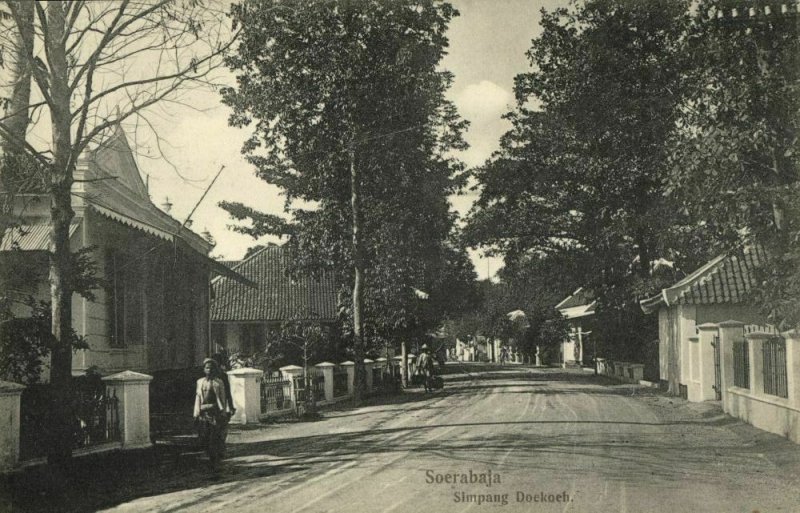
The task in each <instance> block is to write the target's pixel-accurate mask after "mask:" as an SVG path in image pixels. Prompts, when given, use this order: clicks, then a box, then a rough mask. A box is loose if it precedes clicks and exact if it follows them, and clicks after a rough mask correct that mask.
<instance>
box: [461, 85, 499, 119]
mask: <svg viewBox="0 0 800 513" xmlns="http://www.w3.org/2000/svg"><path fill="white" fill-rule="evenodd" d="M512 101H513V96H512V95H511V93H510V92H508V91H506V90H505V89H503V88H502V87H500V86H499V85H497V84H495V83H494V82H492V81H491V80H481V81H480V82H478V83H477V84H470V85H468V86H467V87H465V88H464V90H463V91H461V93H459V94H457V95H456V97H455V103H456V106H457V107H458V110H459V112H460V113H461V115H462V116H464V117H465V118H467V119H469V120H470V121H472V122H473V123H480V122H482V121H484V120H493V119H497V118H499V117H500V116H502V115H503V114H505V113H506V112H507V111H508V110H510V107H511V105H510V104H511V103H512Z"/></svg>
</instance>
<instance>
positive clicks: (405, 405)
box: [0, 369, 785, 512]
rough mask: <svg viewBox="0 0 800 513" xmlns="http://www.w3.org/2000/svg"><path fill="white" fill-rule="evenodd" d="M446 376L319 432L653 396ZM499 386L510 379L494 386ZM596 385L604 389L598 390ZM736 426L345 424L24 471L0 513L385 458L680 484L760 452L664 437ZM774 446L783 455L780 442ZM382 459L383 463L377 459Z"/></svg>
mask: <svg viewBox="0 0 800 513" xmlns="http://www.w3.org/2000/svg"><path fill="white" fill-rule="evenodd" d="M453 370H456V369H453ZM445 380H446V387H445V389H444V390H443V391H440V392H437V393H436V394H433V395H428V394H423V393H421V392H412V393H406V394H401V395H398V396H390V397H376V398H370V399H369V400H368V402H367V404H366V406H365V407H364V408H362V409H360V410H353V409H352V408H349V407H348V406H347V405H344V404H342V405H339V406H336V407H335V408H334V409H332V410H328V412H327V413H326V415H328V419H325V418H323V420H321V421H320V423H321V424H322V425H323V426H324V423H325V422H326V420H331V419H335V418H338V417H357V416H365V415H370V414H375V413H384V414H386V413H389V414H394V413H395V412H396V413H397V414H402V415H407V414H409V413H414V412H416V411H418V410H432V409H447V402H448V400H449V398H451V397H456V396H460V395H462V394H472V393H475V392H476V391H481V390H482V389H487V388H494V389H497V391H496V393H498V394H503V393H521V394H546V395H551V394H552V395H559V394H597V395H610V396H614V395H631V394H632V393H636V394H652V395H655V394H656V392H655V391H649V390H647V389H643V388H641V387H635V386H633V385H620V384H618V383H617V382H614V381H610V380H608V379H607V378H603V377H595V376H593V375H588V374H586V373H583V374H581V373H575V372H569V371H562V370H560V369H548V370H547V371H545V372H539V371H538V370H537V371H536V372H531V371H530V370H527V369H513V370H509V371H506V370H503V369H501V370H499V371H498V370H495V369H491V371H490V372H488V373H487V375H483V374H481V375H480V377H478V376H469V375H466V376H464V375H463V373H459V372H453V373H450V374H447V375H446V376H445ZM499 380H508V381H509V382H508V383H499V382H497V381H499ZM485 381H489V382H490V383H485ZM598 384H600V385H607V386H605V387H597V386H596V385H598ZM590 385H595V386H590ZM393 418H394V417H393ZM356 421H357V419H353V422H356ZM736 423H738V421H736V420H734V419H732V418H730V417H726V416H724V415H721V414H720V413H719V412H716V411H713V410H712V411H708V412H704V413H702V414H691V415H687V416H685V418H679V419H677V420H668V421H662V422H637V421H626V420H624V419H621V420H618V421H617V420H547V419H531V420H519V421H476V422H440V423H436V424H430V425H428V424H426V425H413V424H412V425H408V426H403V427H386V428H381V427H380V424H379V425H378V427H377V428H375V427H374V426H373V427H372V428H371V429H362V430H356V429H357V428H358V424H355V423H354V424H352V426H353V430H352V431H345V432H337V433H325V434H315V435H308V436H291V433H289V435H290V436H291V437H289V438H282V439H277V440H269V441H256V442H239V443H229V444H228V455H227V460H226V461H225V462H224V466H223V469H222V470H221V471H220V472H218V473H214V472H211V471H210V469H208V468H207V466H208V465H207V460H206V459H205V457H204V456H203V455H202V454H199V453H192V454H185V455H183V456H182V457H181V463H180V465H176V464H175V462H174V461H171V460H169V459H167V458H163V457H161V456H160V455H159V454H157V453H155V452H153V451H140V452H138V453H117V454H116V455H111V456H105V457H87V458H81V459H77V460H75V461H73V463H72V464H71V466H70V468H68V469H64V470H61V471H58V470H54V469H51V468H38V469H31V470H30V471H26V472H21V473H18V474H16V475H12V476H11V477H10V478H8V479H6V480H5V481H0V511H5V509H4V507H5V506H8V507H7V508H6V509H8V510H11V511H15V512H17V511H32V512H33V511H36V512H40V511H41V512H44V511H48V512H49V511H87V510H96V509H101V508H107V507H112V506H115V505H119V504H122V503H125V502H129V501H132V500H134V499H137V498H143V497H148V496H152V495H160V494H166V493H170V492H179V491H190V493H189V494H181V498H182V500H185V501H187V502H181V503H179V504H176V505H175V508H174V509H178V508H180V509H191V507H192V505H193V504H194V505H200V504H202V503H203V502H205V501H208V500H210V499H212V498H214V497H215V496H217V495H219V494H236V493H237V492H239V491H244V489H245V488H246V487H248V486H251V485H252V484H253V482H254V481H258V480H261V481H263V480H265V479H275V481H276V482H277V481H280V483H279V484H280V489H290V488H292V487H294V486H298V487H299V486H301V485H303V484H304V483H305V482H306V481H307V480H308V479H309V476H315V475H321V474H322V473H324V472H326V471H329V470H334V469H336V468H338V467H342V466H345V465H352V464H355V463H357V462H360V464H370V465H378V466H379V468H376V469H374V471H375V472H378V471H380V470H381V468H383V467H380V465H384V463H383V462H386V461H388V462H389V463H385V466H387V467H388V465H390V464H391V462H392V461H395V460H394V459H393V458H392V457H391V455H393V454H397V455H402V454H413V455H414V456H420V455H427V456H433V457H436V458H441V459H443V460H444V461H447V460H452V461H454V462H470V464H484V463H485V464H491V463H492V462H494V461H496V460H498V459H499V456H500V455H504V454H505V455H507V456H510V457H508V458H507V460H506V458H503V460H504V465H506V466H508V467H510V468H514V466H515V465H518V466H520V468H525V466H526V465H530V461H531V460H530V455H532V454H533V455H535V458H536V461H537V470H538V471H552V472H564V471H565V469H568V470H569V472H570V473H572V474H574V475H579V474H581V473H597V472H599V471H601V469H603V470H602V471H604V472H606V471H608V472H609V474H610V475H612V476H619V477H618V478H619V479H624V478H627V477H630V476H631V473H633V472H635V473H637V477H638V478H639V479H641V480H644V481H648V480H651V481H653V482H664V481H665V480H667V481H669V480H674V481H675V482H680V481H681V480H685V479H686V478H687V477H691V476H692V473H693V472H695V469H702V468H704V465H703V463H705V464H706V466H705V468H706V469H707V463H708V461H713V460H714V459H715V458H717V459H719V460H720V461H726V462H728V463H731V462H734V463H737V462H739V461H740V460H741V461H742V462H747V461H748V460H749V461H752V460H754V459H756V460H757V459H758V458H759V456H758V455H760V454H763V453H764V451H765V448H764V446H763V445H762V444H758V443H752V444H750V445H747V444H742V441H741V439H740V438H738V437H729V438H727V439H716V438H714V437H711V436H707V433H706V436H703V437H697V436H696V435H694V436H695V438H696V439H694V440H693V441H692V443H686V440H685V439H683V438H681V437H680V436H667V434H668V433H674V432H682V430H685V431H686V432H687V433H692V432H696V429H693V427H694V428H698V427H699V428H711V427H718V426H725V425H728V424H736ZM287 428H289V427H288V426H286V425H285V424H283V425H267V426H262V427H261V428H260V429H263V430H266V433H269V430H270V429H282V430H284V431H283V433H285V432H286V431H285V430H286V429H287ZM632 428H633V429H632ZM636 428H639V429H636ZM289 429H290V428H289ZM448 430H450V431H455V432H457V433H459V436H457V437H455V436H452V437H448V436H442V433H447V432H449V431H448ZM777 446H779V449H781V450H784V451H785V447H784V446H783V445H780V444H778V445H777ZM777 446H776V447H777ZM510 450H511V451H510ZM776 450H778V449H776ZM509 451H510V452H509ZM382 455H389V456H390V457H389V458H380V457H379V456H382ZM515 455H525V458H519V461H517V460H516V459H515ZM370 456H378V457H377V458H372V457H370ZM581 458H584V460H581ZM585 458H591V462H592V464H591V465H588V464H585V463H586V460H585ZM762 460H763V458H762ZM759 461H761V460H759ZM459 464H461V463H459ZM698 477H699V475H698ZM612 478H617V477H612ZM277 486H278V485H277V484H276V487H277Z"/></svg>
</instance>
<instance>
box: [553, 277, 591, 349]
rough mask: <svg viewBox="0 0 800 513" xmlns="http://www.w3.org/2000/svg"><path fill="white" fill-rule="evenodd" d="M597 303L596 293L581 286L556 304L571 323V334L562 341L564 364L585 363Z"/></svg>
mask: <svg viewBox="0 0 800 513" xmlns="http://www.w3.org/2000/svg"><path fill="white" fill-rule="evenodd" d="M596 305H597V301H595V299H594V294H593V293H592V292H591V291H588V290H585V289H584V288H583V287H580V288H579V289H578V290H576V291H575V292H573V293H572V295H570V296H569V297H567V298H566V299H564V300H563V301H561V302H560V303H559V304H557V305H556V306H555V308H556V310H558V311H559V312H560V313H561V315H562V316H563V317H564V318H565V319H566V320H567V323H568V324H569V334H568V335H567V338H565V339H564V341H563V342H562V343H561V351H560V352H561V364H562V365H581V364H583V361H584V357H585V355H586V347H585V343H586V338H587V337H588V336H589V335H590V334H591V322H592V319H593V317H594V313H595V306H596Z"/></svg>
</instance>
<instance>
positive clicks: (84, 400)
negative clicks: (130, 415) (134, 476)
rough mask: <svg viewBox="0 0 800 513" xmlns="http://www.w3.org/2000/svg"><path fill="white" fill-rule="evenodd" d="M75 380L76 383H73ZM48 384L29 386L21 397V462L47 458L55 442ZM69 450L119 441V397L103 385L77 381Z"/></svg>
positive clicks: (73, 396)
mask: <svg viewBox="0 0 800 513" xmlns="http://www.w3.org/2000/svg"><path fill="white" fill-rule="evenodd" d="M76 381H77V380H76ZM54 394H55V391H54V389H53V388H52V386H51V385H49V384H42V385H30V386H28V387H27V388H26V389H25V390H24V391H23V392H22V395H21V397H20V459H21V460H29V459H34V458H40V457H44V456H46V455H47V452H48V449H49V448H50V447H51V446H52V444H53V443H54V435H55V434H54V433H53V430H52V426H53V421H52V418H51V415H52V413H53V412H52V410H53V408H52V401H53V400H54ZM68 400H69V401H70V409H71V412H72V423H71V424H72V448H73V449H80V448H83V447H89V446H92V445H97V444H101V443H105V442H115V441H119V440H121V434H122V433H121V429H120V416H119V398H118V397H117V396H116V393H115V392H111V393H109V389H108V388H106V386H105V385H104V384H99V385H96V384H94V383H91V384H85V383H80V382H76V383H75V386H74V390H73V392H72V393H71V397H70V398H69V399H68Z"/></svg>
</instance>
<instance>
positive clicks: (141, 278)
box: [0, 126, 246, 374]
mask: <svg viewBox="0 0 800 513" xmlns="http://www.w3.org/2000/svg"><path fill="white" fill-rule="evenodd" d="M37 196H39V201H36V199H37ZM72 197H73V201H72V209H73V210H74V212H75V217H74V219H73V221H72V224H71V227H70V246H71V249H72V251H77V250H79V249H81V248H91V249H92V251H91V254H92V256H93V258H94V261H95V263H96V264H97V267H98V271H99V277H100V278H103V279H104V282H105V286H104V287H103V288H101V289H99V290H95V291H94V293H95V296H96V297H95V299H94V300H89V299H85V298H83V297H81V296H79V295H78V294H75V295H74V297H73V309H72V324H73V327H74V329H75V331H76V332H77V333H78V335H81V336H84V337H85V338H86V341H87V342H88V344H89V349H88V350H82V351H78V352H76V353H75V354H74V356H73V373H75V374H81V373H83V372H84V371H85V370H86V369H88V368H90V367H96V368H97V369H98V370H99V371H100V372H102V373H111V372H116V371H120V370H124V369H129V370H136V371H154V370H160V369H176V368H186V367H190V366H194V365H197V364H199V363H200V362H201V361H202V359H203V358H204V357H205V356H206V355H207V354H208V348H209V322H208V321H209V299H210V297H209V282H210V281H211V279H212V278H213V277H214V276H217V275H224V276H228V277H230V278H231V279H238V280H240V281H246V280H244V279H243V278H241V277H240V276H238V275H237V274H236V273H235V272H233V271H231V270H230V269H228V268H226V267H225V266H223V265H222V264H220V263H218V262H216V261H214V260H212V259H211V258H209V256H208V253H209V251H210V250H211V248H212V245H211V244H210V243H209V242H208V241H206V240H205V239H204V238H203V237H201V236H200V235H198V234H196V233H194V232H192V231H191V230H190V229H189V228H187V227H186V226H183V224H182V223H180V222H179V221H177V220H176V219H174V218H173V217H172V216H170V215H169V213H168V212H165V211H163V210H161V209H159V208H158V207H157V206H156V205H154V204H153V202H152V201H151V199H150V197H149V194H148V190H147V187H146V185H145V183H144V181H143V180H142V177H141V175H140V173H139V169H138V167H137V165H136V161H135V159H134V156H133V151H132V150H131V147H130V145H129V144H128V141H127V138H126V137H125V133H124V132H123V130H122V128H121V127H119V126H117V127H116V129H115V131H114V133H113V135H112V136H111V137H109V138H108V139H107V140H106V141H104V143H102V144H100V145H98V146H97V147H95V148H93V149H91V150H89V151H87V152H86V153H85V154H84V155H82V156H81V158H80V159H79V161H78V165H77V170H76V176H75V183H74V184H73V189H72ZM17 201H19V202H20V204H19V205H18V206H19V209H18V211H19V212H23V215H22V219H21V224H20V226H17V227H15V228H9V229H7V230H6V232H5V233H4V234H3V235H4V236H3V238H2V243H1V244H0V256H2V254H6V255H8V254H9V253H10V252H19V251H21V252H25V255H26V258H27V257H28V256H29V258H30V259H31V261H35V262H36V263H37V266H39V267H41V268H42V271H43V272H41V273H40V276H41V279H40V280H38V281H37V282H35V283H34V282H31V283H28V286H27V289H26V290H23V291H19V294H20V295H30V296H33V297H34V298H37V299H39V300H45V301H49V289H48V284H47V265H48V260H47V252H48V250H49V248H50V241H49V233H50V226H49V201H48V199H47V197H45V196H41V195H38V194H27V195H24V197H20V198H18V199H17ZM23 207H24V208H23ZM17 256H18V255H17ZM14 313H15V315H17V316H18V317H25V316H26V315H29V314H30V311H29V310H28V308H27V307H25V306H23V305H21V304H15V307H14Z"/></svg>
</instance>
